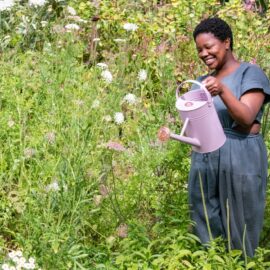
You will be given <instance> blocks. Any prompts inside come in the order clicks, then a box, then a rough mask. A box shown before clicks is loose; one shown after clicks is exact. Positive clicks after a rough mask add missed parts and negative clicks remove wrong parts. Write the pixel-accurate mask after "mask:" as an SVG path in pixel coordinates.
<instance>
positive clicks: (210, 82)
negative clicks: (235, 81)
mask: <svg viewBox="0 0 270 270" xmlns="http://www.w3.org/2000/svg"><path fill="white" fill-rule="evenodd" d="M202 84H203V85H204V86H205V87H206V89H207V90H208V91H209V93H210V94H211V96H217V95H220V94H221V93H222V92H223V84H222V83H221V81H220V80H219V79H217V78H215V77H213V76H209V77H207V78H206V79H205V80H203V81H202Z"/></svg>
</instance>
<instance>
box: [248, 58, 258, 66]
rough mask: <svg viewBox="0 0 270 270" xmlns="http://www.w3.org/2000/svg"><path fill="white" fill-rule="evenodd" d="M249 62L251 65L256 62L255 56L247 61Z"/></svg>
mask: <svg viewBox="0 0 270 270" xmlns="http://www.w3.org/2000/svg"><path fill="white" fill-rule="evenodd" d="M249 63H250V64H252V65H256V64H257V60H256V58H252V59H251V60H250V61H249Z"/></svg>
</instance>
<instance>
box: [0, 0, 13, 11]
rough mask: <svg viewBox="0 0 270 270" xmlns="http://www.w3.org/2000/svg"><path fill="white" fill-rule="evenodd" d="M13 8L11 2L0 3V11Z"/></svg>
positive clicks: (3, 1)
mask: <svg viewBox="0 0 270 270" xmlns="http://www.w3.org/2000/svg"><path fill="white" fill-rule="evenodd" d="M13 6H14V1H13V0H1V1H0V11H4V10H7V9H10V8H11V7H13Z"/></svg>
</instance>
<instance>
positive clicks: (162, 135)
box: [157, 127, 170, 142]
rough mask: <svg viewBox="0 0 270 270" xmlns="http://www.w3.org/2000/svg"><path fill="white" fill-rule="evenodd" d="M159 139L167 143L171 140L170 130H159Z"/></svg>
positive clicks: (162, 128) (164, 128)
mask: <svg viewBox="0 0 270 270" xmlns="http://www.w3.org/2000/svg"><path fill="white" fill-rule="evenodd" d="M157 137H158V139H159V140H160V141H162V142H165V141H167V140H169V138H170V129H169V128H167V127H161V128H160V129H159V130H158V134H157Z"/></svg>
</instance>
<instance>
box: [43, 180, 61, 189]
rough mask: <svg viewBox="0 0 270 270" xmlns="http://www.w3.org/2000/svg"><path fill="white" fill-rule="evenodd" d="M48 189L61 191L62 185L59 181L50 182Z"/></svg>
mask: <svg viewBox="0 0 270 270" xmlns="http://www.w3.org/2000/svg"><path fill="white" fill-rule="evenodd" d="M45 189H46V191H59V190H60V187H59V185H58V182H57V181H54V182H52V183H51V184H49V185H48V186H46V188H45Z"/></svg>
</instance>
